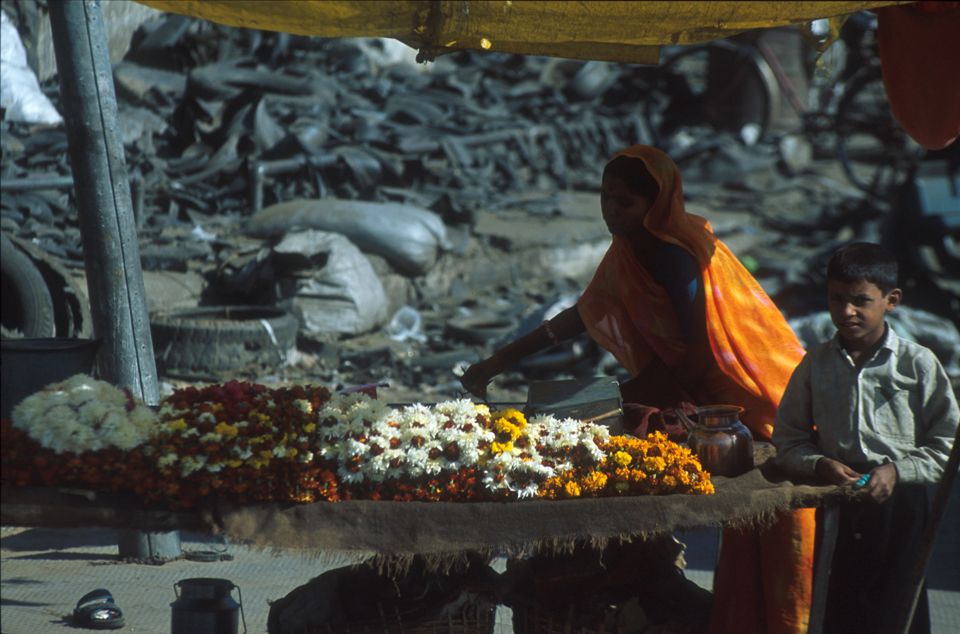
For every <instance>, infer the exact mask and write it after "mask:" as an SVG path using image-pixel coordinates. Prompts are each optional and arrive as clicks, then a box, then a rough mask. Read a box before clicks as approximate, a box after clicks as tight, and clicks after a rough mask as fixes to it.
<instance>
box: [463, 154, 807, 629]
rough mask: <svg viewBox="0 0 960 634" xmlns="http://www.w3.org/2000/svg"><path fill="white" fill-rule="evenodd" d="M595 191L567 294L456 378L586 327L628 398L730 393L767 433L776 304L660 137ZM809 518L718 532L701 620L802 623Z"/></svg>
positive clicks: (738, 624)
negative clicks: (622, 378)
mask: <svg viewBox="0 0 960 634" xmlns="http://www.w3.org/2000/svg"><path fill="white" fill-rule="evenodd" d="M600 203H601V209H602V212H603V219H604V222H606V224H607V227H608V228H609V230H610V232H611V234H613V242H612V244H611V245H610V248H609V250H608V251H607V253H606V255H605V256H604V258H603V260H602V261H601V263H600V265H599V267H598V268H597V271H596V273H595V274H594V277H593V280H592V281H591V282H590V284H589V286H588V287H587V288H586V290H585V291H584V293H583V295H582V296H581V297H580V299H579V300H578V302H577V304H576V305H575V306H573V307H571V308H569V309H567V310H565V311H563V312H562V313H560V314H559V315H558V316H557V317H555V318H553V319H552V320H549V321H546V322H544V323H543V324H542V325H541V326H540V327H539V328H537V329H536V330H534V331H533V332H531V333H529V334H527V335H525V336H524V337H521V338H520V339H518V340H516V341H514V342H513V343H511V344H508V345H507V346H505V347H503V348H501V349H500V350H498V351H496V352H495V353H494V354H493V355H492V356H491V357H490V358H488V359H485V360H483V361H481V362H479V363H477V364H475V365H473V366H471V367H470V368H468V369H467V371H466V372H465V373H464V375H463V377H462V379H461V381H462V383H463V385H464V387H465V388H466V389H467V390H469V391H470V392H471V393H473V394H476V395H478V396H482V395H484V394H485V392H486V385H487V383H488V382H489V381H490V379H491V378H493V377H494V376H496V375H497V374H499V373H501V372H503V371H504V370H506V369H507V368H508V367H510V366H512V365H513V364H515V363H516V362H518V361H519V360H521V359H522V358H524V357H526V356H528V355H530V354H533V353H536V352H539V351H540V350H543V349H545V348H547V347H549V346H551V345H554V344H556V343H559V342H560V341H561V340H563V339H567V338H571V337H574V336H577V335H579V334H581V333H583V332H587V333H589V335H590V336H591V338H593V339H594V340H595V341H596V342H597V343H598V344H599V345H600V346H602V347H603V348H605V349H607V350H609V351H610V352H611V353H612V354H613V355H614V356H615V357H616V358H617V360H618V361H619V362H620V364H621V365H622V366H623V367H624V368H625V369H626V370H627V371H628V372H629V373H630V375H631V377H632V378H631V379H630V380H629V381H626V382H625V383H623V384H622V385H621V392H622V396H623V401H624V403H625V407H626V408H627V409H628V411H629V407H630V404H641V407H640V411H641V412H644V413H649V412H650V411H652V410H651V408H669V407H677V406H679V405H680V404H682V403H685V402H686V403H699V404H708V403H728V404H735V405H740V406H742V407H744V408H745V412H744V413H743V414H742V416H741V420H742V421H743V423H744V424H745V425H747V427H749V428H750V430H751V431H752V432H753V435H754V438H756V439H757V440H764V441H769V440H770V436H771V432H772V429H773V421H774V414H775V412H776V408H777V405H778V404H779V402H780V397H781V395H782V393H783V390H784V388H785V387H786V384H787V381H788V380H789V378H790V375H791V373H792V372H793V369H794V368H795V367H796V365H797V364H798V363H799V362H800V359H801V358H802V356H803V348H802V346H801V345H800V343H799V341H798V340H797V338H796V337H795V335H794V334H793V331H792V330H791V329H790V327H789V326H788V325H787V323H786V320H785V319H784V318H783V316H782V315H781V314H780V311H779V310H778V309H777V307H776V306H775V305H774V304H773V302H772V301H771V300H770V298H769V297H768V296H767V294H766V293H765V292H764V291H763V289H762V288H761V287H760V285H759V284H758V283H757V281H756V280H755V279H754V278H753V276H751V275H750V273H749V272H748V271H747V270H746V269H745V268H744V267H743V265H741V264H740V262H739V261H738V260H737V258H736V257H735V256H734V255H733V254H732V253H731V252H730V250H729V249H728V248H727V247H726V245H724V244H723V243H722V242H721V241H720V240H719V239H717V237H716V236H715V235H714V233H713V230H712V228H711V226H710V223H709V222H708V221H707V220H706V219H704V218H701V217H699V216H696V215H693V214H690V213H687V212H686V210H685V209H684V204H683V188H682V184H681V179H680V172H679V170H678V169H677V166H676V165H675V164H674V162H673V161H672V160H671V159H670V158H669V157H668V156H667V155H666V154H664V153H663V152H661V151H660V150H657V149H656V148H653V147H649V146H643V145H635V146H632V147H629V148H627V149H625V150H622V151H620V152H618V153H617V154H615V155H614V156H613V157H612V159H611V161H610V162H609V163H608V164H607V166H606V168H605V169H604V175H603V184H602V189H601V199H600ZM645 418H646V416H644V419H645ZM813 517H814V516H813V509H805V510H801V511H794V512H791V513H788V514H784V515H782V516H781V517H780V518H779V519H778V520H777V521H776V522H775V523H774V524H772V525H771V526H769V527H767V528H766V529H764V530H763V531H759V530H751V529H745V530H732V529H727V530H725V531H724V533H723V539H722V544H721V551H720V558H719V564H718V567H717V571H716V574H715V578H714V588H715V590H714V601H713V613H712V617H711V626H710V631H711V633H715V634H725V633H728V632H738V633H741V634H750V633H758V634H759V633H767V632H769V633H777V634H779V633H783V634H800V633H802V632H806V630H807V621H808V617H809V611H810V601H811V595H812V576H813V575H812V573H813V542H814V527H815V525H814V520H813Z"/></svg>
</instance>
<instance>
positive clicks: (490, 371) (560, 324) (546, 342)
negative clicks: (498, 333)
mask: <svg viewBox="0 0 960 634" xmlns="http://www.w3.org/2000/svg"><path fill="white" fill-rule="evenodd" d="M586 330H587V329H586V326H584V325H583V320H582V319H580V313H579V312H577V307H576V305H574V306H571V307H570V308H567V309H565V310H563V311H561V312H560V314H559V315H557V316H556V317H554V318H553V319H550V320H547V321H545V322H543V324H541V325H540V326H539V327H537V328H534V329H533V330H531V331H530V332H528V333H527V334H525V335H524V336H522V337H520V338H519V339H516V340H515V341H512V342H510V343H508V344H507V345H505V346H504V347H503V348H500V349H499V350H497V351H496V352H494V353H493V354H492V355H491V356H490V357H489V358H487V359H484V360H483V361H478V362H477V363H475V364H473V365H471V366H470V367H469V368H467V371H466V372H464V373H463V376H462V377H460V383H461V384H463V387H464V389H466V390H467V391H468V392H470V393H471V394H473V395H474V396H478V397H481V398H484V397H485V396H486V393H487V383H489V382H490V379H492V378H493V377H495V376H497V375H498V374H500V373H501V372H503V371H504V370H506V369H507V368H509V367H511V366H513V365H514V364H516V363H518V362H519V361H520V360H522V359H525V358H526V357H529V356H530V355H533V354H536V353H538V352H541V351H543V350H546V349H547V348H549V347H551V346H554V345H556V344H558V343H560V342H561V341H565V340H567V339H572V338H573V337H576V336H577V335H581V334H583V333H584V332H586Z"/></svg>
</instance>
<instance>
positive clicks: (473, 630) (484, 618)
mask: <svg viewBox="0 0 960 634" xmlns="http://www.w3.org/2000/svg"><path fill="white" fill-rule="evenodd" d="M378 611H379V615H378V616H376V617H374V618H371V619H369V620H366V621H353V622H350V623H338V624H336V625H322V626H319V627H312V628H308V629H306V630H303V631H302V632H298V633H297V634H493V631H494V624H495V620H496V611H497V606H495V605H493V604H491V603H488V602H485V601H477V602H471V603H467V604H465V605H464V606H463V607H462V608H460V609H459V610H457V611H455V612H454V613H450V614H445V615H438V616H436V617H429V618H420V619H417V620H416V621H412V620H411V619H410V618H409V617H407V616H405V615H404V614H403V613H402V612H400V610H399V609H397V608H394V609H393V611H392V612H391V611H389V610H385V609H384V608H383V607H382V606H379V608H378Z"/></svg>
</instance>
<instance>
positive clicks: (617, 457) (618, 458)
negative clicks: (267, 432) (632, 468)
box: [613, 451, 633, 467]
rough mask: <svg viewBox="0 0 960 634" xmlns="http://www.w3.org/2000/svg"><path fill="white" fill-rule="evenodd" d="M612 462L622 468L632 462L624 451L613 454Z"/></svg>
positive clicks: (631, 458) (631, 457)
mask: <svg viewBox="0 0 960 634" xmlns="http://www.w3.org/2000/svg"><path fill="white" fill-rule="evenodd" d="M613 461H614V462H616V463H617V464H618V465H620V466H622V467H626V466H627V465H628V464H630V463H631V462H633V456H631V455H630V454H628V453H627V452H626V451H618V452H617V453H615V454H613Z"/></svg>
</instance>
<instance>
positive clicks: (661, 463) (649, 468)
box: [643, 456, 667, 473]
mask: <svg viewBox="0 0 960 634" xmlns="http://www.w3.org/2000/svg"><path fill="white" fill-rule="evenodd" d="M666 467H667V461H666V460H664V459H663V458H661V457H660V456H653V457H650V458H644V459H643V469H644V471H646V472H647V473H657V472H659V471H663V470H664V469H666Z"/></svg>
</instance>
